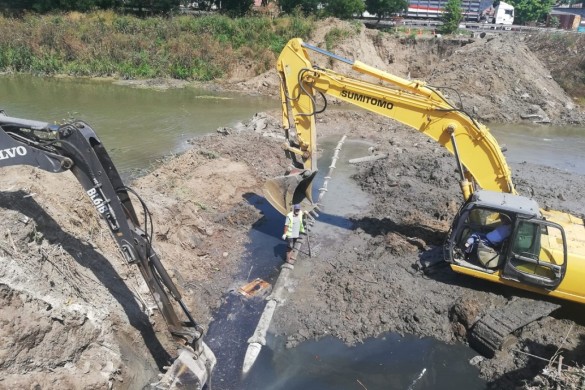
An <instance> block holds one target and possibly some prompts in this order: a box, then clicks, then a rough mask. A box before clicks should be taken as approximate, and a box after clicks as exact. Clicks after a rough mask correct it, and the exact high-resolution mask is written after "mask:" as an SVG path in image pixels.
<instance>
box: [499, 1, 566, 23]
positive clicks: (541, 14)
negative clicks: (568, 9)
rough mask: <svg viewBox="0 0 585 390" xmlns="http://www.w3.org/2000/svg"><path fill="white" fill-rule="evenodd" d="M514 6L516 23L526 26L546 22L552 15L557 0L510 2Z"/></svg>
mask: <svg viewBox="0 0 585 390" xmlns="http://www.w3.org/2000/svg"><path fill="white" fill-rule="evenodd" d="M507 3H510V4H511V5H513V6H514V23H515V24H526V23H531V22H538V21H544V20H545V19H546V16H547V15H548V14H549V13H550V10H551V9H552V6H553V5H554V4H555V3H556V2H555V0H509V1H507Z"/></svg>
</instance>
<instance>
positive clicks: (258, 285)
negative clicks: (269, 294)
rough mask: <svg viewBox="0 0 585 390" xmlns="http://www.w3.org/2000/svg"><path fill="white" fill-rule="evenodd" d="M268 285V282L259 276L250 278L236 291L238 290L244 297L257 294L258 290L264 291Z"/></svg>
mask: <svg viewBox="0 0 585 390" xmlns="http://www.w3.org/2000/svg"><path fill="white" fill-rule="evenodd" d="M269 287H270V283H268V282H266V281H264V280H262V279H260V278H256V279H254V280H252V281H251V282H250V283H248V284H245V285H243V286H242V287H240V289H239V290H238V291H239V292H240V294H242V295H243V296H245V297H253V296H254V295H256V294H258V293H259V292H263V291H265V290H266V289H267V288H269Z"/></svg>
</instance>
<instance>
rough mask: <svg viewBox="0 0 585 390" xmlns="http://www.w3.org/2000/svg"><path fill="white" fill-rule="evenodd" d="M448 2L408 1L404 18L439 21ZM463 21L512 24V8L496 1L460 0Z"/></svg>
mask: <svg viewBox="0 0 585 390" xmlns="http://www.w3.org/2000/svg"><path fill="white" fill-rule="evenodd" d="M447 2H448V0H408V8H407V9H406V13H405V16H406V17H407V18H413V19H440V18H441V17H442V16H443V14H444V13H445V7H446V5H447ZM461 13H462V16H463V21H467V22H479V21H486V22H488V23H495V24H510V25H511V24H513V23H514V7H513V6H512V5H510V4H507V3H504V2H502V1H498V0H495V1H494V0H461Z"/></svg>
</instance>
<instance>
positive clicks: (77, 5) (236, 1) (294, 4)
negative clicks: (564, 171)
mask: <svg viewBox="0 0 585 390" xmlns="http://www.w3.org/2000/svg"><path fill="white" fill-rule="evenodd" d="M565 1H570V0H565ZM498 2H499V0H495V1H494V3H495V4H497V3H498ZM506 2H507V3H510V4H512V5H513V6H514V7H515V13H516V15H515V17H516V22H518V23H526V22H536V21H539V20H543V19H545V18H546V15H548V13H550V10H551V8H552V6H553V5H554V3H555V0H506ZM193 3H196V4H197V7H198V8H199V9H207V10H211V9H214V10H218V11H219V12H222V13H225V14H228V15H230V16H244V15H246V14H248V13H249V12H250V11H251V10H252V6H253V5H254V0H200V1H194V2H191V1H190V0H0V9H1V10H2V11H3V12H4V13H5V14H12V15H18V14H22V13H25V12H36V13H50V12H58V11H62V12H70V11H79V12H88V11H93V10H115V11H121V12H131V13H135V14H138V15H152V14H157V15H160V14H169V13H172V12H173V11H174V10H178V9H179V8H180V7H181V6H183V7H186V6H190V5H192V4H193ZM270 3H274V5H275V6H277V7H278V8H279V9H280V11H281V12H282V13H284V14H295V13H296V14H299V13H302V14H305V15H315V16H317V17H327V16H334V17H337V18H340V19H351V18H353V17H355V15H361V14H362V13H363V12H364V11H367V12H369V13H370V14H372V15H377V16H378V18H383V17H388V16H390V15H393V14H399V13H400V12H402V11H404V10H405V9H406V8H407V7H408V0H262V2H261V4H262V5H263V6H268V5H269V4H270ZM460 7H461V0H449V1H448V3H447V6H446V9H445V10H446V15H445V16H446V17H447V16H448V17H449V18H448V19H447V20H446V21H448V22H449V23H450V24H452V25H456V24H457V23H458V22H459V21H458V20H457V18H458V11H457V10H458V9H460Z"/></svg>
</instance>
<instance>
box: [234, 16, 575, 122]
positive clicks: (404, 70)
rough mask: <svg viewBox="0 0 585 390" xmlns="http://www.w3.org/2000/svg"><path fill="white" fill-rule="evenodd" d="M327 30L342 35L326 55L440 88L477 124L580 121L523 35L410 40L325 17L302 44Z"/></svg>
mask: <svg viewBox="0 0 585 390" xmlns="http://www.w3.org/2000/svg"><path fill="white" fill-rule="evenodd" d="M331 31H346V32H348V34H349V37H348V38H346V39H343V40H342V41H340V42H339V43H338V44H337V45H335V46H334V47H333V48H332V49H331V51H332V52H333V53H335V54H337V55H339V56H342V57H345V58H348V59H350V60H359V61H361V62H363V63H365V64H367V65H371V66H374V67H375V68H378V69H380V70H384V71H388V72H389V73H391V74H394V75H396V76H400V77H402V78H409V79H417V80H424V81H425V82H427V83H428V84H429V85H432V86H435V87H443V88H445V89H443V90H442V92H443V93H444V94H445V95H446V96H447V97H448V98H449V99H450V100H451V101H452V102H453V103H455V104H459V105H460V108H463V109H464V110H465V111H467V112H469V113H470V114H472V115H473V116H474V117H476V118H478V119H480V120H481V121H484V122H521V121H524V120H526V121H533V122H539V123H553V124H577V123H579V124H580V123H585V116H584V115H583V112H582V111H581V110H580V109H579V108H578V107H577V106H576V104H575V103H574V102H573V99H572V98H571V97H569V96H568V95H567V94H566V92H565V91H564V90H563V89H562V88H561V87H559V85H558V84H557V82H556V81H555V80H554V79H553V76H552V75H551V73H550V71H549V70H548V68H547V67H546V66H545V65H544V64H543V63H542V62H541V61H540V60H539V58H538V57H537V56H536V55H535V54H534V53H533V52H531V50H530V49H529V48H528V46H527V43H526V42H525V40H528V41H529V42H530V43H531V44H533V42H532V38H531V37H530V36H529V37H525V36H524V35H515V34H500V35H488V36H485V37H484V38H480V37H479V36H477V37H475V38H455V39H453V38H449V39H447V38H437V37H436V36H429V35H426V36H425V35H423V36H421V37H418V38H415V37H413V36H404V35H399V34H398V33H396V34H394V33H387V32H381V31H376V30H370V29H365V28H363V26H362V27H361V28H356V27H355V25H353V24H350V23H347V22H342V21H339V20H336V19H327V20H325V21H324V22H323V24H322V25H321V26H320V28H319V29H317V31H316V32H315V34H314V35H313V37H312V39H311V40H310V41H309V42H308V43H310V44H312V45H315V46H318V47H321V48H325V47H327V45H326V40H327V39H326V37H327V36H328V33H330V32H331ZM565 54H567V55H570V54H569V53H565ZM309 55H310V56H311V58H312V59H313V62H314V63H315V64H317V65H319V66H321V67H325V68H330V69H333V70H336V71H339V72H341V73H343V74H345V75H352V76H353V77H361V76H360V75H358V74H357V73H356V72H354V71H352V70H351V68H350V66H349V65H346V64H343V63H341V62H339V61H331V60H330V59H329V58H327V57H325V56H323V55H321V54H317V53H314V52H311V51H309ZM557 62H563V61H557ZM556 75H557V77H562V76H561V75H560V74H559V73H556ZM363 78H365V79H367V77H363ZM229 88H235V89H238V90H242V91H256V92H260V93H268V94H274V95H276V94H277V93H278V77H277V75H276V72H275V71H271V72H268V73H265V74H263V75H260V76H258V77H256V78H254V79H252V80H244V81H240V82H239V83H238V82H237V80H231V81H230V85H229Z"/></svg>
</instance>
